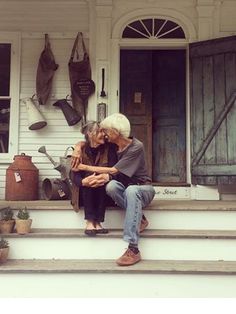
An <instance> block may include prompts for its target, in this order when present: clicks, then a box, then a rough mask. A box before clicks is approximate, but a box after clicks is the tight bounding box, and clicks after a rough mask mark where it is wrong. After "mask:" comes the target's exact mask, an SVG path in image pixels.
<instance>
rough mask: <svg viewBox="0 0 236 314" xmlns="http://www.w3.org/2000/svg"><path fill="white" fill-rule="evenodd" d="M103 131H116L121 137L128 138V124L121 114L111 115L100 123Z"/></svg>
mask: <svg viewBox="0 0 236 314" xmlns="http://www.w3.org/2000/svg"><path fill="white" fill-rule="evenodd" d="M100 126H101V127H102V128H103V129H116V130H117V131H118V132H119V133H120V134H121V135H122V136H124V137H129V136H130V122H129V120H128V119H127V118H126V116H124V115H123V114H121V113H113V114H111V115H110V116H108V117H106V118H105V119H104V120H102V122H101V123H100Z"/></svg>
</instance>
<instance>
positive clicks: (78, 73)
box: [68, 32, 95, 121]
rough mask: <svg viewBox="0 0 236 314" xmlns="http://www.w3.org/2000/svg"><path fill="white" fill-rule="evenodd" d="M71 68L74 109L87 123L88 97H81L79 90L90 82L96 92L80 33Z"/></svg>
mask: <svg viewBox="0 0 236 314" xmlns="http://www.w3.org/2000/svg"><path fill="white" fill-rule="evenodd" d="M68 67H69V77H70V85H71V97H72V104H73V107H74V108H75V109H76V110H77V112H78V113H79V114H80V115H81V116H83V117H84V121H86V111H87V104H88V97H89V95H88V96H87V97H81V94H79V93H78V89H80V87H78V86H81V85H82V84H83V83H80V82H84V85H86V82H89V85H93V86H94V87H93V92H94V90H95V85H94V82H93V81H92V80H91V67H90V60H89V55H88V53H87V50H86V47H85V44H84V39H83V34H82V33H81V32H79V33H78V34H77V36H76V39H75V42H74V45H73V48H72V51H71V56H70V60H69V63H68ZM90 94H91V93H90Z"/></svg>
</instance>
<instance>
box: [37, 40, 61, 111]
mask: <svg viewBox="0 0 236 314" xmlns="http://www.w3.org/2000/svg"><path fill="white" fill-rule="evenodd" d="M57 68H58V64H56V62H55V59H54V55H53V53H52V50H51V46H50V43H49V37H48V34H45V46H44V50H43V51H42V53H41V55H40V58H39V62H38V68H37V76H36V93H37V97H38V101H39V104H40V105H45V104H46V102H47V100H48V98H49V96H50V93H51V89H52V80H53V76H54V73H55V71H56V70H57Z"/></svg>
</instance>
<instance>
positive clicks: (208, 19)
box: [196, 0, 216, 40]
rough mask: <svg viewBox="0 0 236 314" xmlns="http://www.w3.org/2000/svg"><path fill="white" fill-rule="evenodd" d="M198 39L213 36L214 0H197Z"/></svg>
mask: <svg viewBox="0 0 236 314" xmlns="http://www.w3.org/2000/svg"><path fill="white" fill-rule="evenodd" d="M196 9H197V12H198V40H207V39H211V38H213V36H214V11H215V9H216V7H215V2H214V0H198V1H197V6H196Z"/></svg>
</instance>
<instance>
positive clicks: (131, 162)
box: [72, 113, 155, 266]
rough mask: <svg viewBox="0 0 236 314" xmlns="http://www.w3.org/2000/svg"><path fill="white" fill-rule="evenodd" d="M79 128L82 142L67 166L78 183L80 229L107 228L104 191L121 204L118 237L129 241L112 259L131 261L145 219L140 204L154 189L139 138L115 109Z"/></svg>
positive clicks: (94, 231) (97, 230) (99, 230)
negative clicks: (82, 218)
mask: <svg viewBox="0 0 236 314" xmlns="http://www.w3.org/2000/svg"><path fill="white" fill-rule="evenodd" d="M82 133H83V134H84V135H85V142H81V143H79V144H77V145H76V147H75V151H74V154H73V156H72V172H73V181H74V183H75V184H76V185H77V186H78V187H80V188H81V194H82V200H83V204H84V210H85V219H86V220H87V225H86V229H85V233H86V234H87V235H95V234H97V233H107V232H108V230H107V229H104V228H103V227H102V225H101V222H103V221H104V216H105V207H106V195H108V196H109V197H110V198H111V199H112V200H113V201H114V202H115V203H116V204H117V205H118V206H119V207H121V208H123V209H124V210H125V221H124V233H123V238H124V240H125V241H127V242H128V243H129V246H128V249H127V250H126V251H125V253H124V254H123V255H122V256H121V257H120V258H118V259H117V260H116V262H117V264H118V265H120V266H129V265H133V264H135V263H137V262H139V261H140V260H141V255H140V251H139V249H138V241H139V234H140V232H142V231H143V230H144V228H145V227H146V226H147V225H148V221H147V220H146V218H145V216H144V215H143V212H142V209H143V208H144V207H146V206H147V205H148V204H149V203H150V202H151V201H152V199H153V198H154V195H155V190H154V188H153V186H152V185H151V179H150V178H149V176H148V174H147V167H146V161H145V154H144V147H143V144H142V142H140V141H139V140H138V139H136V138H130V137H129V136H130V122H129V120H128V119H127V118H126V117H125V116H124V115H123V114H120V113H115V114H112V115H110V116H108V117H107V118H105V119H104V120H103V121H102V122H101V123H100V125H99V124H98V123H97V122H88V123H87V124H86V125H85V126H84V127H83V129H82Z"/></svg>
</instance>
